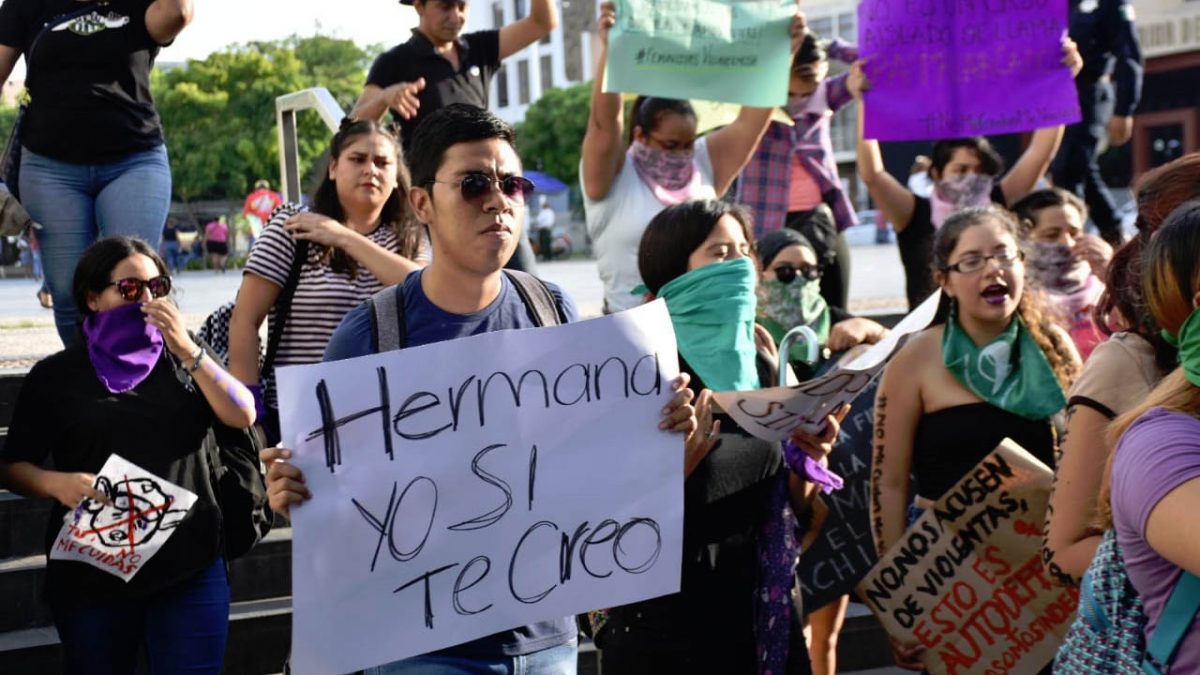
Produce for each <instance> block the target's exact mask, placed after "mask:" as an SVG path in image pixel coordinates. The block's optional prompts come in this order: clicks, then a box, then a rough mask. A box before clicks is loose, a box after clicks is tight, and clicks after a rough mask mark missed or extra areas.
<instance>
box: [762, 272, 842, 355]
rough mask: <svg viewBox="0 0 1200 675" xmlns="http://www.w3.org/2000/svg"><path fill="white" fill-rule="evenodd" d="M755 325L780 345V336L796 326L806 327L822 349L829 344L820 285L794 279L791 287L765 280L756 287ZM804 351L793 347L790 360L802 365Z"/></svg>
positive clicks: (827, 310)
mask: <svg viewBox="0 0 1200 675" xmlns="http://www.w3.org/2000/svg"><path fill="white" fill-rule="evenodd" d="M758 323H760V324H761V325H762V327H763V328H766V329H767V332H768V333H770V334H771V337H772V338H775V344H780V343H781V342H782V340H783V336H785V335H787V332H788V331H790V330H791V329H793V328H795V327H796V326H808V327H809V328H811V329H812V330H813V332H814V333H816V334H817V340H818V341H820V343H821V345H822V346H824V345H825V343H826V342H828V341H829V328H830V318H829V306H828V305H827V304H826V303H825V298H823V297H821V283H820V282H819V281H816V280H810V279H803V278H797V279H795V280H794V281H792V283H790V284H785V283H783V282H782V281H779V280H778V279H768V280H766V281H763V282H762V283H760V284H759V285H758ZM806 351H807V349H806V347H805V346H804V345H803V344H795V345H793V346H792V349H791V352H792V353H791V354H790V356H789V358H790V359H791V360H792V361H804V360H805V357H806V356H807V354H806Z"/></svg>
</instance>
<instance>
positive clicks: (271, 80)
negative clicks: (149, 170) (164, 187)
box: [151, 36, 378, 202]
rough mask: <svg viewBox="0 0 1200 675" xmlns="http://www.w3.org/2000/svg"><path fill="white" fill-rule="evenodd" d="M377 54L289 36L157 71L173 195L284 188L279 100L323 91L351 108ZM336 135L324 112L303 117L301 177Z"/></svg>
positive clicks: (344, 43) (189, 197)
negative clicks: (261, 182)
mask: <svg viewBox="0 0 1200 675" xmlns="http://www.w3.org/2000/svg"><path fill="white" fill-rule="evenodd" d="M376 53H378V50H377V49H367V50H364V49H362V48H360V47H359V46H358V45H356V44H355V43H353V42H352V41H350V40H339V39H335V38H329V37H321V36H316V37H304V38H301V37H291V38H288V39H286V40H281V41H274V42H252V43H249V44H246V45H238V46H234V47H230V48H228V49H226V50H224V51H221V52H216V53H213V54H210V55H209V56H208V57H207V58H205V59H203V60H191V61H188V63H187V65H186V66H184V67H181V68H175V69H172V70H168V71H166V72H163V71H159V70H156V71H155V72H154V73H153V76H152V79H151V88H152V90H153V92H154V97H155V101H156V103H157V107H158V111H159V114H160V115H161V117H162V121H163V129H164V133H165V135H166V141H167V149H168V152H169V153H170V157H171V173H172V180H173V183H174V189H175V196H176V197H177V198H179V199H181V200H183V201H185V202H187V201H193V200H196V199H209V198H211V199H221V198H239V197H241V196H243V195H245V194H246V192H248V191H249V189H250V186H252V185H253V184H254V181H255V180H256V179H258V178H268V179H270V180H271V182H272V183H278V176H279V137H278V131H277V129H276V123H275V98H276V97H278V96H280V95H283V94H287V93H291V92H294V91H299V90H301V89H306V88H309V87H325V88H327V89H329V91H330V93H332V94H333V96H334V98H335V99H337V101H338V103H339V104H340V105H341V106H342V108H343V109H344V110H347V111H348V110H349V108H350V106H351V105H353V103H354V101H355V99H356V98H357V97H358V94H359V92H360V91H361V90H362V86H363V82H364V80H365V72H366V68H367V66H368V65H369V64H370V62H371V59H372V58H373V57H374V55H375V54H376ZM331 136H332V134H331V133H330V132H329V130H328V129H327V128H326V127H325V125H324V123H322V121H321V120H320V118H319V117H318V115H317V114H316V113H313V112H309V113H303V114H301V115H299V116H298V119H297V140H298V141H299V149H300V166H301V170H302V174H305V175H306V174H308V172H309V171H310V169H311V168H312V165H313V162H314V160H316V159H317V158H319V157H320V156H321V155H322V153H324V152H325V150H326V148H327V146H328V143H329V139H330V137H331Z"/></svg>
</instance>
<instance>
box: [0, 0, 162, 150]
mask: <svg viewBox="0 0 1200 675" xmlns="http://www.w3.org/2000/svg"><path fill="white" fill-rule="evenodd" d="M152 1H153V0H111V1H110V2H107V3H103V4H101V3H80V2H76V1H75V0H4V4H3V5H2V6H0V44H4V45H7V46H9V47H12V48H14V49H16V50H18V51H20V52H21V53H22V54H24V55H25V57H26V61H27V62H28V63H30V65H31V66H32V67H31V69H30V72H28V73H27V75H26V87H27V88H28V90H29V94H30V99H31V103H30V106H29V111H28V114H27V115H26V117H25V121H24V123H23V127H22V130H21V142H22V144H23V145H24V146H25V147H27V148H29V149H30V150H32V151H33V152H35V153H37V154H39V155H45V156H47V157H50V158H52V159H57V160H59V161H64V162H72V163H75V164H93V163H102V162H108V161H113V160H116V159H119V158H120V157H122V156H124V155H128V154H130V153H133V152H139V151H143V150H149V149H150V148H154V147H157V146H159V145H161V144H162V142H163V135H162V123H161V122H160V120H159V118H158V112H157V111H156V110H155V109H154V99H153V98H152V97H151V95H150V69H151V68H152V67H153V66H154V59H155V57H157V56H158V50H159V45H158V44H156V43H155V42H154V39H153V38H152V37H150V33H149V32H148V31H147V29H146V9H147V8H148V7H149V6H150V3H151V2H152ZM88 7H91V11H87V8H88ZM78 11H82V12H83V13H82V15H79V16H76V17H75V18H72V19H62V18H60V17H63V16H64V15H67V14H71V15H74V14H76V13H77V12H78ZM48 23H50V24H52V25H51V26H50V29H49V30H47V32H46V33H45V34H43V35H42V37H41V38H40V39H39V40H38V41H37V46H36V48H35V50H34V53H33V54H32V55H30V54H29V49H30V47H31V46H32V44H33V42H34V38H36V37H37V35H38V33H39V32H40V31H41V29H42V27H43V26H45V25H46V24H48Z"/></svg>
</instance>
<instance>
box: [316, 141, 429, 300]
mask: <svg viewBox="0 0 1200 675" xmlns="http://www.w3.org/2000/svg"><path fill="white" fill-rule="evenodd" d="M373 134H374V135H379V136H383V137H384V138H386V139H388V140H389V141H391V143H392V146H393V147H394V148H395V149H396V189H395V190H392V194H390V195H388V198H387V201H386V202H384V203H383V211H382V212H380V214H379V220H380V227H390V228H391V229H392V231H393V232H395V233H396V236H397V237H398V238H399V240H400V250H399V251H397V253H399V254H400V255H402V256H404V257H406V258H415V257H416V256H417V254H418V253H419V252H420V250H421V241H422V237H421V228H420V227H419V226H418V225H417V223H416V222H415V221H414V220H413V219H412V217H411V214H410V213H409V209H408V188H409V185H410V184H411V180H410V179H409V174H408V165H407V164H405V162H404V151H403V150H402V149H401V147H400V141H399V139H397V138H396V134H395V133H393V132H392V130H391V129H390V128H389V127H387V126H385V125H382V124H380V123H379V122H376V121H374V120H357V121H354V120H350V119H349V118H347V119H346V120H343V121H342V127H341V128H340V129H338V132H337V133H336V134H334V135H333V140H331V141H330V142H329V163H330V164H333V161H334V160H336V159H338V158H339V157H341V156H342V151H343V150H344V149H345V148H346V146H347V145H349V144H351V143H353V142H354V141H355V140H356V139H358V138H359V137H361V136H370V135H373ZM312 210H313V212H314V213H319V214H321V215H323V216H328V217H330V218H332V219H334V220H336V221H338V222H339V223H343V224H344V223H345V222H346V212H345V210H344V209H342V202H341V201H340V200H339V199H338V193H337V184H336V183H335V182H334V180H333V179H332V178H330V177H329V169H328V167H327V168H326V169H325V173H324V175H323V176H322V177H321V183H320V185H318V186H317V190H316V192H314V193H313V204H312ZM324 256H325V259H326V260H327V261H328V263H329V266H330V267H331V268H333V270H334V271H336V272H340V273H342V274H349V275H350V276H351V278H353V277H354V275H355V273H356V270H357V269H358V265H357V264H356V263H355V262H354V260H352V259H351V258H350V256H349V255H347V254H346V252H345V251H343V250H341V249H336V248H335V249H330V250H327V251H325V252H324Z"/></svg>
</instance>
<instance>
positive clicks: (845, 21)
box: [837, 12, 858, 42]
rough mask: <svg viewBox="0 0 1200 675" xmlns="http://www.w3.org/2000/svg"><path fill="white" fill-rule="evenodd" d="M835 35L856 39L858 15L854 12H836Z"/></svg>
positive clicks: (854, 40)
mask: <svg viewBox="0 0 1200 675" xmlns="http://www.w3.org/2000/svg"><path fill="white" fill-rule="evenodd" d="M837 36H838V37H840V38H842V39H843V40H849V41H851V42H857V41H858V17H856V16H855V15H854V12H847V13H845V14H838V20H837Z"/></svg>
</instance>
